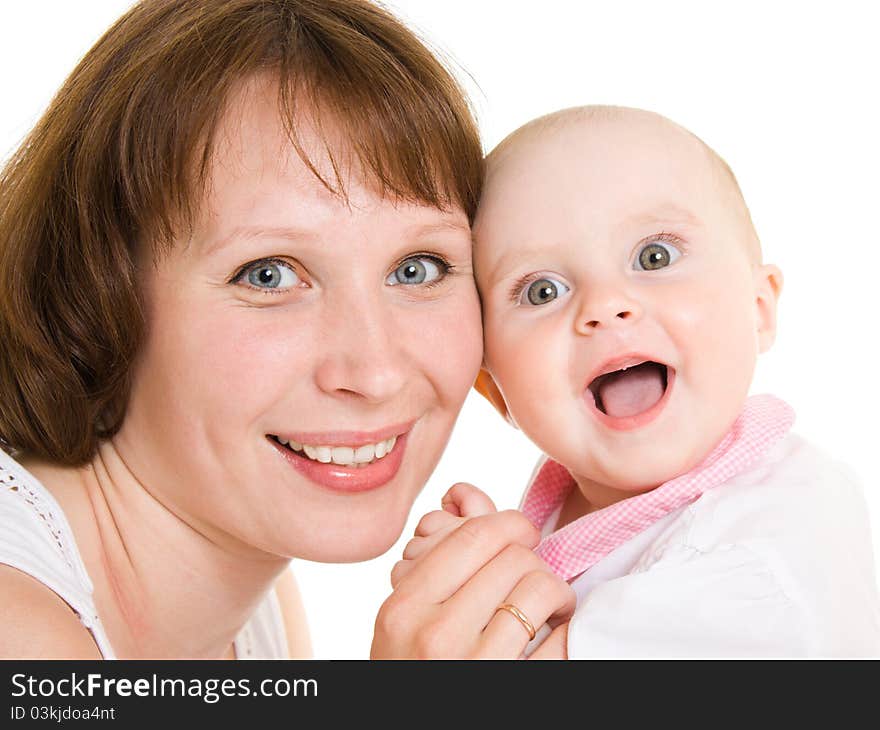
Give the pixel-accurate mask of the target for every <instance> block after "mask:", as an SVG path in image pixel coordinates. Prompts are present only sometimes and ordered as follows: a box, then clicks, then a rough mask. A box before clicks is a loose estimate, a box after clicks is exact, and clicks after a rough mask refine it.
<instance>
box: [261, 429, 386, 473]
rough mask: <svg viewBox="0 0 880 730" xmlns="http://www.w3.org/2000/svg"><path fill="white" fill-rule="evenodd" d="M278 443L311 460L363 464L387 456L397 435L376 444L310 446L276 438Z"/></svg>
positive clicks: (346, 464)
mask: <svg viewBox="0 0 880 730" xmlns="http://www.w3.org/2000/svg"><path fill="white" fill-rule="evenodd" d="M277 441H278V443H280V444H282V445H284V446H289V447H290V448H291V449H293V450H294V451H304V452H305V455H306V456H308V457H309V458H310V459H312V460H313V461H320V462H321V463H322V464H329V463H330V462H331V461H332V462H333V463H334V464H339V465H340V466H355V467H356V466H365V465H366V464H369V463H371V462H373V461H376V460H378V459H382V458H384V457H385V456H387V455H388V454H389V453H390V452H391V451H392V449H394V445H395V444H396V443H397V436H392V437H391V438H390V439H386V440H385V441H380V442H379V443H377V444H364V445H363V446H311V445H309V444H301V443H299V442H298V441H293V440H287V439H283V438H278V439H277Z"/></svg>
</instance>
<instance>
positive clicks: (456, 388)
mask: <svg viewBox="0 0 880 730" xmlns="http://www.w3.org/2000/svg"><path fill="white" fill-rule="evenodd" d="M463 289H464V291H460V292H459V293H458V295H453V296H450V297H447V298H444V299H443V300H439V301H437V302H434V303H433V306H431V307H425V308H424V309H423V310H421V311H420V313H419V316H417V317H413V316H408V317H407V316H406V315H404V319H405V320H406V321H407V322H408V329H409V333H410V334H409V338H410V342H412V343H418V346H417V350H418V354H417V356H416V357H417V359H418V361H419V362H421V363H422V368H423V370H424V371H425V373H426V375H427V376H428V378H429V379H430V380H432V381H433V382H434V384H435V388H436V389H437V390H438V391H440V392H441V393H443V394H445V395H446V396H447V397H448V398H450V399H452V400H454V401H455V402H456V404H457V406H456V407H458V406H460V405H461V403H462V402H463V401H464V399H465V397H466V396H467V393H468V391H469V390H470V388H471V386H472V385H473V383H474V380H476V377H477V373H478V371H479V369H480V364H481V363H482V360H483V327H482V323H481V321H480V303H479V299H478V298H477V294H476V289H475V288H474V287H472V286H471V287H463Z"/></svg>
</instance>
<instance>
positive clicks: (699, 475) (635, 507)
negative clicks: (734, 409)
mask: <svg viewBox="0 0 880 730" xmlns="http://www.w3.org/2000/svg"><path fill="white" fill-rule="evenodd" d="M793 423H794V411H793V410H792V408H791V406H789V405H788V404H787V403H785V402H784V401H782V400H780V399H779V398H776V397H775V396H772V395H756V396H752V397H750V398H749V399H748V400H747V401H746V404H745V407H744V408H743V411H742V413H741V414H740V416H739V418H737V420H736V421H735V422H734V424H733V426H732V428H731V429H730V431H729V432H728V433H727V435H726V436H725V437H724V438H723V439H722V440H721V442H720V443H719V444H718V446H716V447H715V449H714V450H713V451H712V453H711V454H709V456H708V457H706V459H704V460H703V462H702V463H701V464H700V465H699V466H697V467H695V468H694V469H692V470H691V471H689V472H687V473H686V474H682V475H681V476H679V477H676V478H675V479H672V480H670V481H668V482H666V483H665V484H661V485H660V486H659V487H657V488H656V489H652V490H651V491H650V492H645V493H644V494H640V495H638V496H635V497H630V498H629V499H625V500H623V501H621V502H617V503H616V504H612V505H610V506H608V507H605V508H604V509H601V510H598V511H596V512H591V513H590V514H588V515H584V516H583V517H581V518H580V519H577V520H575V521H574V522H571V523H569V524H568V525H566V526H565V527H563V528H561V529H559V530H557V531H556V532H554V533H552V534H550V535H548V536H547V537H545V538H544V539H543V540H542V541H541V544H540V545H538V547H537V548H536V549H535V550H536V552H537V553H538V555H540V556H541V557H542V558H543V559H544V560H545V561H547V563H548V564H549V565H550V567H552V568H553V570H554V571H555V572H556V574H557V575H560V576H561V577H563V578H564V579H565V580H570V579H571V578H574V577H575V576H577V575H580V574H581V573H583V572H584V571H585V570H587V569H588V568H590V567H592V566H593V565H595V564H596V563H597V562H599V560H601V559H602V558H604V557H605V556H606V555H608V553H610V552H611V551H612V550H614V549H615V548H617V547H618V546H620V545H622V544H623V543H625V542H626V541H627V540H629V539H630V538H632V537H634V536H635V535H637V534H638V533H640V532H641V531H642V530H644V529H646V528H647V527H650V526H651V525H652V524H654V523H655V522H657V520H659V519H661V518H662V517H664V516H665V515H667V514H669V513H670V512H673V511H674V510H676V509H678V508H679V507H682V506H684V505H686V504H688V503H690V502H693V501H695V500H696V499H697V498H698V497H699V496H700V495H701V494H703V492H705V491H706V490H708V489H712V488H713V487H717V486H718V485H719V484H723V483H724V482H726V481H727V480H729V479H731V478H733V477H734V476H736V475H737V474H740V473H742V472H744V471H745V470H746V469H748V468H749V467H750V466H751V465H752V464H754V463H755V462H756V461H757V460H758V459H759V458H760V457H761V456H763V455H764V454H765V453H766V452H767V451H768V450H769V449H770V448H771V447H772V446H773V445H774V444H776V443H777V442H778V441H779V440H780V439H781V438H782V437H783V436H785V434H786V433H788V431H789V429H790V428H791V426H792V424H793ZM574 486H575V483H574V479H573V478H572V476H571V474H569V472H568V470H567V469H566V468H565V467H564V466H562V465H561V464H559V463H558V462H555V461H553V460H551V459H548V460H547V461H546V462H545V463H544V464H543V465H542V466H541V468H540V469H538V472H537V474H536V475H535V477H534V479H533V480H532V482H531V484H530V485H529V487H528V489H527V490H526V494H525V497H524V498H523V502H522V507H521V509H522V512H523V513H524V514H525V515H526V517H528V518H529V519H530V520H531V521H532V523H533V524H534V525H535V526H537V527H538V528H539V529H540V528H542V527H543V526H544V524H545V523H546V522H547V519H548V518H549V517H550V516H551V515H552V514H553V513H554V512H555V511H556V509H557V508H558V507H559V506H560V505H561V504H562V502H563V500H564V499H565V497H566V495H567V494H568V492H569V491H570V490H571V489H572V487H574Z"/></svg>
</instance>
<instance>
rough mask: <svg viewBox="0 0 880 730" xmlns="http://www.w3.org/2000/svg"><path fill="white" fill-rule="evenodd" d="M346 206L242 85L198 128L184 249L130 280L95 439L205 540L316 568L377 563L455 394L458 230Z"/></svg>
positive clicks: (388, 210) (432, 215) (469, 367)
mask: <svg viewBox="0 0 880 730" xmlns="http://www.w3.org/2000/svg"><path fill="white" fill-rule="evenodd" d="M300 133H301V135H302V141H303V143H304V146H305V148H306V151H307V152H308V153H309V155H310V157H311V158H312V159H313V161H314V162H315V163H316V166H317V167H318V169H319V170H321V171H322V173H326V177H327V178H328V179H331V180H332V179H334V178H333V175H332V173H331V172H330V168H329V165H328V164H327V161H326V159H325V156H323V155H322V154H321V150H322V149H323V147H322V144H323V143H321V142H320V141H319V140H318V139H317V138H316V137H315V135H313V134H311V133H310V132H309V130H308V129H307V128H305V129H301V130H300ZM346 190H347V193H348V202H347V203H346V201H345V200H343V199H342V198H340V197H339V196H336V195H334V194H332V193H330V192H329V191H328V190H327V189H326V188H325V187H324V186H323V185H322V184H321V182H320V181H319V180H318V179H317V178H316V177H315V176H314V175H313V174H312V172H311V171H310V170H309V169H308V168H307V167H306V166H305V164H304V163H303V162H302V161H301V160H300V158H299V157H298V156H297V154H296V152H295V151H294V149H293V148H292V146H291V145H290V143H289V141H288V139H287V137H286V135H285V133H284V131H283V128H282V126H281V122H280V120H279V118H278V115H277V92H276V89H275V88H274V87H272V85H271V84H269V83H268V82H258V81H254V82H252V83H250V84H248V85H246V86H244V87H243V88H242V90H241V91H240V93H238V94H237V95H235V96H234V97H233V98H232V100H231V103H230V105H229V108H228V111H227V113H226V116H225V119H224V121H223V122H222V123H221V124H220V126H219V128H218V130H217V136H216V141H215V153H214V160H213V165H212V176H211V178H210V180H209V186H208V195H207V199H206V203H205V205H204V206H203V209H202V211H201V212H200V217H199V220H198V221H197V222H196V225H195V228H194V231H193V235H192V236H191V238H188V239H187V240H181V241H178V242H176V245H175V246H174V248H173V249H172V251H171V252H170V253H169V254H168V255H165V256H163V257H162V258H161V260H160V261H159V262H158V264H157V265H155V266H153V265H149V266H146V267H145V274H144V277H145V281H144V289H145V299H146V302H147V324H148V332H147V337H146V340H145V343H144V346H143V349H142V351H141V354H140V357H139V361H138V363H137V366H136V368H135V371H134V379H133V388H132V394H131V399H130V404H129V410H128V413H127V416H126V420H125V423H124V424H123V428H122V430H121V431H120V433H119V434H118V435H117V437H116V439H115V441H116V445H117V448H118V449H119V450H120V453H121V454H122V456H123V458H124V460H125V462H126V464H127V465H128V466H129V467H130V468H131V470H132V471H133V473H134V475H135V476H136V477H138V478H139V479H141V481H142V482H143V483H144V484H145V485H148V488H149V489H150V491H151V492H152V493H153V494H154V496H155V497H156V498H157V499H159V500H160V501H161V502H163V503H164V504H165V505H166V506H168V507H169V508H171V509H172V510H173V511H174V512H175V513H176V514H178V515H179V516H181V517H183V519H185V520H186V521H188V522H190V523H191V524H192V525H193V526H194V527H195V528H196V529H198V530H199V531H201V532H203V533H205V534H207V535H208V536H209V537H211V539H215V540H218V541H224V542H230V543H231V542H235V541H238V542H243V543H245V544H247V545H252V546H255V547H257V548H260V549H262V550H266V551H268V552H271V553H275V554H280V555H284V556H294V557H302V558H305V559H309V560H318V561H327V562H331V561H332V562H342V561H356V560H364V559H367V558H370V557H373V556H376V555H379V554H381V553H383V552H384V551H385V550H387V549H388V548H389V547H390V546H391V544H392V543H393V542H394V541H395V540H396V538H397V537H398V535H399V534H400V531H401V530H402V528H403V525H404V522H405V520H406V517H407V514H408V512H409V509H410V507H411V505H412V502H413V500H414V499H415V497H416V495H417V494H418V492H419V491H420V490H421V488H422V487H423V486H424V484H425V482H426V480H427V478H428V476H429V475H430V474H431V472H432V470H433V469H434V467H435V465H436V463H437V461H438V459H439V457H440V454H441V452H442V451H443V448H444V446H445V444H446V442H447V440H448V438H449V435H450V432H451V430H452V426H453V424H454V422H455V418H456V416H457V414H458V412H459V409H460V408H461V405H462V403H463V401H464V398H465V396H466V394H467V392H468V389H469V388H470V386H471V384H472V383H473V381H474V377H475V375H476V372H477V370H478V368H479V365H480V361H481V329H480V314H479V303H478V299H477V294H476V290H475V287H474V282H473V277H472V273H471V238H470V230H469V227H468V221H467V217H466V216H465V214H464V213H463V212H462V211H461V210H458V209H456V210H453V211H451V212H443V211H441V210H438V209H436V208H433V207H429V206H425V205H417V204H405V203H396V202H395V201H394V200H392V199H390V198H388V197H385V198H383V197H382V196H381V195H380V194H378V193H377V191H375V190H374V189H373V187H372V186H370V185H369V184H366V183H364V182H363V181H362V180H359V178H358V177H357V176H348V177H347V178H346ZM283 442H288V443H287V444H286V445H285V443H283ZM389 447H390V451H389V452H388V453H387V454H385V452H386V451H387V450H388V449H389ZM383 454H384V455H383ZM328 459H329V460H330V463H324V462H326V461H327V460H328ZM335 462H341V463H335ZM353 462H361V463H359V464H355V463H353Z"/></svg>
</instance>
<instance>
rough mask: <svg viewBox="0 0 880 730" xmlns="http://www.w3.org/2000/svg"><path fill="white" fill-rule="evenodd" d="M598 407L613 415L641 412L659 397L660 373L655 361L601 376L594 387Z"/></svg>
mask: <svg viewBox="0 0 880 730" xmlns="http://www.w3.org/2000/svg"><path fill="white" fill-rule="evenodd" d="M597 390H598V395H599V399H600V402H601V407H602V408H603V409H604V411H605V413H607V414H608V415H609V416H611V417H613V418H627V417H628V416H635V415H638V414H639V413H644V412H645V411H647V410H648V409H649V408H650V407H651V406H653V405H654V404H655V403H657V401H659V400H660V399H661V398H662V397H663V392H664V391H665V390H666V386H665V384H664V382H663V373H662V370H661V368H660V366H659V365H656V364H655V363H643V364H642V365H637V366H636V367H633V368H629V369H628V370H618V371H617V372H615V373H610V374H609V375H606V376H605V377H604V378H602V382H601V383H599V386H598V388H597Z"/></svg>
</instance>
